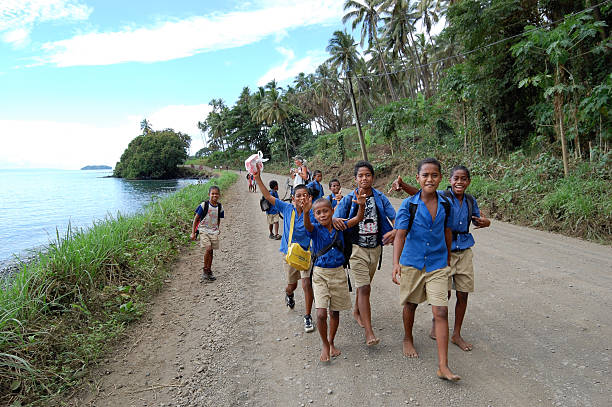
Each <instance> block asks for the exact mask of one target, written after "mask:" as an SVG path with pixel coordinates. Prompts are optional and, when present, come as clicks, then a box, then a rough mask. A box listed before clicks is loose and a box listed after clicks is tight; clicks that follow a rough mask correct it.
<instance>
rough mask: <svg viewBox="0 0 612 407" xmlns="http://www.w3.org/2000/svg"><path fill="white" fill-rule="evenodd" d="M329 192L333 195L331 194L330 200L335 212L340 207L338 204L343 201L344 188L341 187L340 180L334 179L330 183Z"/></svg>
mask: <svg viewBox="0 0 612 407" xmlns="http://www.w3.org/2000/svg"><path fill="white" fill-rule="evenodd" d="M329 190H330V191H331V194H329V196H328V199H329V201H330V202H331V206H332V209H333V210H334V211H335V210H336V207H337V206H338V202H340V200H342V187H341V186H340V181H339V180H338V178H334V179H332V180H331V181H329Z"/></svg>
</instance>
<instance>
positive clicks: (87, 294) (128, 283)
mask: <svg viewBox="0 0 612 407" xmlns="http://www.w3.org/2000/svg"><path fill="white" fill-rule="evenodd" d="M236 178H237V176H236V175H235V174H232V173H224V174H223V175H222V176H221V177H220V178H219V179H215V180H214V181H212V182H214V183H215V184H216V185H219V186H220V187H221V188H222V190H224V189H225V188H226V187H227V186H229V185H230V184H231V183H233V182H234V181H235V180H236ZM207 195H208V186H207V185H192V186H189V187H187V188H184V189H182V190H181V191H179V192H177V193H176V194H174V195H172V196H171V197H169V198H166V199H163V200H161V201H158V202H155V203H152V204H151V205H150V206H148V207H147V208H146V209H145V211H144V212H143V213H142V214H138V215H134V216H129V217H124V216H118V217H117V218H108V219H106V220H104V221H101V222H98V223H96V224H95V225H93V227H91V228H89V229H83V230H69V231H68V232H67V233H66V235H65V236H58V237H57V240H56V241H55V242H54V243H52V244H51V245H50V246H49V248H48V250H47V251H45V252H41V253H40V254H39V256H38V258H37V260H36V261H35V262H33V263H31V264H24V265H22V267H21V269H20V271H19V272H18V273H17V274H16V275H14V276H13V277H12V278H11V279H10V283H7V282H5V284H4V287H2V290H0V405H14V406H18V405H22V403H23V404H27V403H33V405H49V404H51V401H50V399H52V398H53V397H54V396H56V395H59V394H61V393H62V392H63V391H64V390H66V389H67V388H69V387H71V386H73V385H75V384H76V383H78V382H79V381H80V380H81V378H82V377H84V376H85V375H86V373H87V372H88V370H89V369H90V368H91V365H92V364H93V363H94V362H95V361H96V360H97V359H98V358H99V357H100V356H101V355H103V354H104V353H105V352H106V350H107V349H108V345H109V344H111V343H112V342H113V341H115V340H118V339H120V338H121V335H122V333H123V332H124V330H125V328H126V325H127V324H128V323H129V322H130V321H133V320H135V319H137V318H138V317H139V316H140V315H141V314H142V312H143V311H144V310H145V307H146V303H147V300H148V298H149V297H150V295H151V294H152V293H153V292H154V291H155V290H157V289H158V288H160V287H161V285H162V284H163V280H164V277H165V276H166V273H167V270H168V265H169V263H170V262H171V261H172V260H173V259H174V258H175V257H176V255H177V254H178V249H179V248H181V247H184V246H186V245H187V244H188V241H189V240H188V239H189V233H190V229H191V219H192V217H193V210H194V208H195V207H196V206H197V205H198V204H199V203H200V202H202V201H203V200H204V199H205V198H206V196H207Z"/></svg>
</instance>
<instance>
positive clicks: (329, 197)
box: [327, 194, 334, 202]
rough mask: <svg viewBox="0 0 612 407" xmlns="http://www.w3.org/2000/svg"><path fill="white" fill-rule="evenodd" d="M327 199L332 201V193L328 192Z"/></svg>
mask: <svg viewBox="0 0 612 407" xmlns="http://www.w3.org/2000/svg"><path fill="white" fill-rule="evenodd" d="M327 199H329V201H330V202H332V201H333V200H334V197H333V196H332V194H329V196H328V197H327Z"/></svg>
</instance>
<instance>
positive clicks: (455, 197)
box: [391, 165, 491, 352]
mask: <svg viewBox="0 0 612 407" xmlns="http://www.w3.org/2000/svg"><path fill="white" fill-rule="evenodd" d="M449 182H450V190H449V189H447V190H445V191H438V192H441V193H443V194H444V196H445V197H446V198H448V200H449V201H450V203H451V207H452V210H453V220H452V223H449V224H448V226H449V227H450V228H451V231H452V234H453V241H452V244H451V258H450V277H449V280H448V289H449V291H448V298H449V299H450V289H451V288H453V289H454V290H455V295H456V297H457V304H456V305H455V326H454V328H453V336H451V339H450V340H451V342H452V343H454V344H455V345H457V346H458V347H459V348H460V349H461V350H464V351H466V352H468V351H471V350H472V349H473V346H472V344H471V343H469V342H466V341H465V340H464V339H463V337H462V336H461V326H462V325H463V318H464V317H465V311H466V309H467V302H468V293H471V292H474V264H473V262H472V258H473V254H472V249H471V247H472V246H474V243H475V242H474V237H473V236H472V234H471V233H470V228H469V225H470V222H471V223H473V224H474V225H475V226H476V229H480V228H486V227H489V226H490V225H491V221H490V220H489V219H487V218H485V217H484V216H482V215H481V213H480V209H478V203H477V202H476V199H475V198H474V197H473V196H472V195H469V194H467V193H466V192H465V191H466V189H467V188H468V186H469V185H470V182H471V177H470V171H469V170H468V169H467V168H466V167H465V166H463V165H457V166H455V167H453V169H452V170H451V173H450V179H449ZM391 189H392V190H396V191H397V190H400V189H403V190H404V191H406V192H407V193H408V194H410V195H414V194H416V193H417V192H418V190H417V189H416V188H414V187H413V186H411V185H408V184H406V183H405V182H404V181H403V180H402V178H401V177H399V176H398V177H397V180H395V181H394V182H393V186H392V187H391ZM429 336H430V337H431V338H432V339H436V329H435V320H434V321H433V323H432V326H431V333H430V334H429Z"/></svg>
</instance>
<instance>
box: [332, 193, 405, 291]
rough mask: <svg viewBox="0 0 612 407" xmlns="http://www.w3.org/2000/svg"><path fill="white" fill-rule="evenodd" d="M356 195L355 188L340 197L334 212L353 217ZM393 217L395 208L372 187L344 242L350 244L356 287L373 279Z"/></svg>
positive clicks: (346, 217) (356, 207)
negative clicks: (383, 239) (349, 235)
mask: <svg viewBox="0 0 612 407" xmlns="http://www.w3.org/2000/svg"><path fill="white" fill-rule="evenodd" d="M355 199H356V191H351V192H350V193H349V194H348V195H346V196H345V197H343V198H342V199H341V200H340V202H339V203H338V206H337V207H336V210H335V212H334V216H335V217H337V218H345V219H350V218H352V217H354V216H355V214H356V213H357V210H358V205H357V204H355V203H354V202H353V200H355ZM394 219H395V209H394V208H393V205H391V202H390V201H389V198H387V197H386V196H385V195H384V194H383V193H382V192H380V191H378V190H376V189H374V188H372V195H371V196H369V197H368V198H367V199H366V204H365V208H364V216H363V220H362V221H361V222H359V224H358V225H357V226H355V227H354V228H352V230H351V232H352V233H351V236H352V237H351V241H350V242H346V244H352V245H353V247H352V249H353V250H352V253H351V258H350V263H351V270H352V271H353V275H354V276H355V286H356V287H357V288H359V287H363V286H366V285H369V284H370V283H371V282H372V279H373V278H374V274H375V273H376V268H377V267H378V263H379V261H380V256H381V254H382V237H383V236H384V235H385V234H386V233H387V232H390V231H392V230H393V226H392V225H391V222H390V221H392V220H394Z"/></svg>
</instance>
